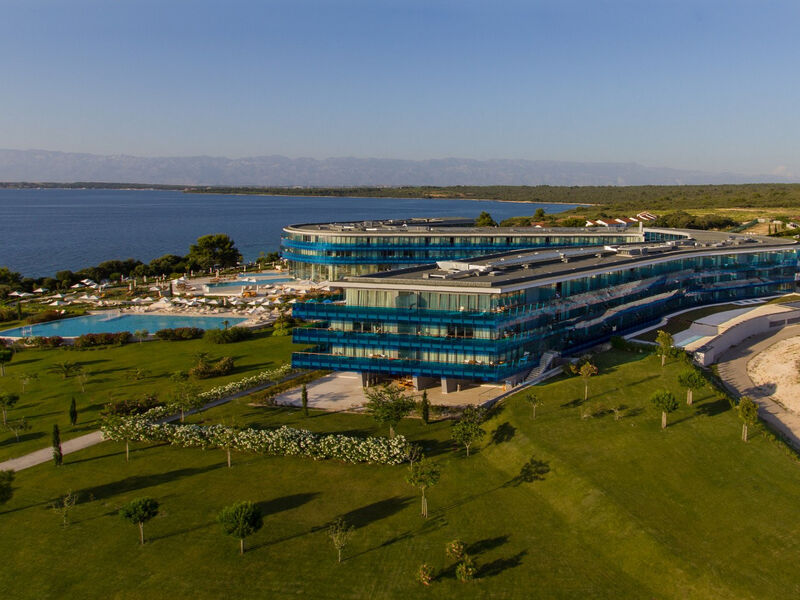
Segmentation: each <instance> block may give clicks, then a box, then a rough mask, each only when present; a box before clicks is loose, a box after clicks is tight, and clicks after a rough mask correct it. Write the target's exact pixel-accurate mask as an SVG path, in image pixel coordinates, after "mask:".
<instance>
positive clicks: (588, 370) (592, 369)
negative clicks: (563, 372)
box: [570, 360, 600, 402]
mask: <svg viewBox="0 0 800 600" xmlns="http://www.w3.org/2000/svg"><path fill="white" fill-rule="evenodd" d="M570 369H571V370H572V372H573V373H577V374H578V375H580V377H581V379H583V401H584V402H586V401H587V400H588V399H589V379H590V378H591V377H594V376H595V375H597V374H598V373H599V372H600V370H599V369H598V368H597V367H596V366H594V365H593V364H592V363H591V362H590V361H588V360H587V361H586V362H584V363H583V364H582V365H581V366H580V367H576V366H575V365H570Z"/></svg>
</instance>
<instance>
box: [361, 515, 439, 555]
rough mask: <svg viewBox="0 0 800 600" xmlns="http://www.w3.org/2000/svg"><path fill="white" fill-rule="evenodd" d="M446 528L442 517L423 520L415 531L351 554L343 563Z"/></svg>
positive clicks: (436, 516) (437, 516) (406, 532)
mask: <svg viewBox="0 0 800 600" xmlns="http://www.w3.org/2000/svg"><path fill="white" fill-rule="evenodd" d="M446 526H447V519H445V518H444V516H443V515H435V516H432V517H430V518H428V519H425V520H424V521H423V523H422V524H421V525H420V526H419V527H417V528H416V529H409V530H408V531H404V532H402V533H398V534H397V535H395V536H392V537H390V538H389V539H387V540H385V541H383V542H381V543H380V544H378V545H377V546H373V547H372V548H367V549H366V550H362V551H361V552H357V553H355V554H351V555H350V556H348V557H347V558H345V561H347V560H350V559H353V558H356V557H358V556H361V555H363V554H368V553H370V552H373V551H374V550H380V549H381V548H386V547H388V546H391V545H392V544H396V543H397V542H402V541H404V540H407V539H410V538H413V537H414V536H416V535H424V534H426V533H430V532H432V531H437V530H439V529H441V528H443V527H446Z"/></svg>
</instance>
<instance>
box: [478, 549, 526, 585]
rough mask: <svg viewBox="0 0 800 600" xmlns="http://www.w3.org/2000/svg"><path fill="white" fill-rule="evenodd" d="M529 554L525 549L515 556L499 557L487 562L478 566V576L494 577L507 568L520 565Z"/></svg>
mask: <svg viewBox="0 0 800 600" xmlns="http://www.w3.org/2000/svg"><path fill="white" fill-rule="evenodd" d="M527 554H528V551H527V550H523V551H522V552H517V553H516V554H514V555H513V556H508V557H506V558H498V559H496V560H493V561H492V562H490V563H486V564H485V565H482V566H480V567H478V573H477V577H478V578H479V579H481V578H483V577H494V576H495V575H499V574H500V573H502V572H503V571H505V570H507V569H513V568H515V567H519V566H520V565H521V564H522V558H523V557H524V556H526V555H527Z"/></svg>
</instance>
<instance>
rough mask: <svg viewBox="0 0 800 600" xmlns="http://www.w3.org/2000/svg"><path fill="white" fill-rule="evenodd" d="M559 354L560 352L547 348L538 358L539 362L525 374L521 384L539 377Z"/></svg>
mask: <svg viewBox="0 0 800 600" xmlns="http://www.w3.org/2000/svg"><path fill="white" fill-rule="evenodd" d="M559 356H561V354H560V353H558V352H554V351H552V350H548V351H547V352H545V353H544V354H542V357H541V358H540V359H539V364H538V365H536V366H535V367H533V368H532V369H531V370H530V372H529V373H528V374H527V375H526V376H525V379H524V380H523V382H522V383H523V384H525V383H530V382H531V381H533V380H535V379H536V378H537V377H540V376H541V375H542V374H543V373H545V372H546V371H547V370H548V369H549V368H550V366H551V365H552V364H553V361H554V360H555V359H556V358H558V357H559Z"/></svg>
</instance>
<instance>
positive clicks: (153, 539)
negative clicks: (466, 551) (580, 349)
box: [0, 352, 800, 599]
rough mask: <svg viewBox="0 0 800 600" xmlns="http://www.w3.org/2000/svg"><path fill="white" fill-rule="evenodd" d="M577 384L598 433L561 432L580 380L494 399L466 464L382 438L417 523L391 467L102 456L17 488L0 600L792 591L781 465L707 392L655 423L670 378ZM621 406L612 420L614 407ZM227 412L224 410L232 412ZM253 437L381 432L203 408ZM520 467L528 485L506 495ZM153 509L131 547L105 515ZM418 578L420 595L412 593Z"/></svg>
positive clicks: (670, 369) (254, 411)
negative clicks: (536, 400) (430, 468)
mask: <svg viewBox="0 0 800 600" xmlns="http://www.w3.org/2000/svg"><path fill="white" fill-rule="evenodd" d="M597 362H598V364H599V366H600V367H601V375H599V376H597V377H595V378H593V379H592V381H591V385H590V394H591V397H590V401H589V404H590V406H591V407H592V409H593V413H594V415H595V416H593V417H592V418H588V419H585V420H582V419H581V418H580V410H581V406H580V399H581V398H582V396H583V386H582V382H581V380H580V379H578V378H570V379H563V380H561V381H557V382H555V383H551V384H548V385H543V386H539V387H538V388H537V390H536V391H537V393H538V394H539V396H540V397H542V398H543V399H544V404H543V405H542V406H540V407H539V409H538V413H537V418H536V420H532V419H531V418H530V408H529V406H528V405H527V403H526V402H525V401H524V400H523V399H522V398H520V397H512V398H511V399H510V400H509V401H507V402H506V403H505V405H504V406H503V407H502V409H501V410H500V411H499V413H498V414H496V415H494V416H493V417H492V419H491V420H490V421H489V422H488V423H487V424H486V429H487V430H488V431H489V432H490V435H487V437H486V439H485V440H484V442H483V443H482V444H481V446H480V448H479V449H478V451H477V452H476V453H475V454H474V455H473V456H471V457H470V458H465V457H464V456H463V453H462V452H454V451H453V450H452V448H451V445H450V443H449V441H448V439H449V427H450V424H449V423H448V422H438V423H435V424H432V425H429V426H425V425H424V424H422V423H421V422H420V421H419V420H416V419H410V420H406V421H404V422H403V423H401V424H400V427H399V432H400V433H403V434H405V435H407V436H409V437H410V438H412V439H414V440H415V441H418V442H420V443H422V444H423V445H424V446H425V447H426V448H427V451H428V453H429V455H431V456H433V457H434V458H435V460H436V461H437V462H439V463H440V464H441V467H442V472H443V476H442V480H441V482H440V484H439V485H437V486H436V487H434V488H433V489H432V490H430V493H429V507H430V514H431V516H430V518H429V519H428V520H423V519H422V518H421V517H420V516H419V500H418V496H417V495H416V494H415V492H414V490H412V489H411V488H410V487H409V486H408V485H407V484H406V483H405V482H404V477H405V472H406V469H405V467H402V466H398V467H387V466H370V465H345V464H339V463H336V462H332V461H322V462H314V461H312V460H308V459H297V458H280V457H260V456H253V455H235V456H234V465H233V468H232V469H227V468H226V467H225V457H224V453H223V452H221V451H218V450H206V451H202V450H183V449H178V448H172V447H166V446H145V445H142V446H140V447H138V448H137V451H135V452H134V453H133V455H132V460H131V463H130V464H126V463H125V461H124V451H123V448H122V447H121V445H116V444H112V443H105V444H102V445H99V446H96V447H94V448H91V449H89V450H87V451H84V452H81V453H79V454H76V455H71V456H67V457H66V458H67V464H66V465H65V466H64V467H62V468H58V469H56V468H55V467H53V466H52V465H49V464H48V465H41V466H39V467H36V468H34V469H30V470H27V471H23V472H20V473H18V474H17V489H16V491H15V496H14V498H13V499H12V500H11V501H10V502H9V503H8V504H7V505H5V507H3V508H2V509H0V539H2V540H3V543H2V545H0V556H2V559H3V565H4V568H3V569H2V571H0V589H2V590H4V596H6V597H9V598H44V597H61V596H71V597H80V598H108V597H113V598H166V597H170V598H184V597H191V598H219V597H231V598H287V597H310V598H337V599H338V598H403V597H405V598H425V597H432V598H456V597H470V598H473V597H474V598H534V597H538V598H615V599H617V598H714V599H717V598H770V597H792V596H796V595H797V594H798V593H800V575H798V571H797V566H796V565H797V560H796V557H797V555H798V551H800V536H798V535H797V534H798V531H797V529H798V527H797V525H796V521H797V519H796V515H797V506H798V505H800V465H799V464H798V462H796V460H795V459H794V458H793V457H791V456H789V455H787V454H786V453H785V452H784V450H783V449H782V448H781V447H780V446H779V445H778V444H777V443H775V442H771V441H769V440H767V439H766V438H764V437H763V436H760V435H755V436H753V438H752V439H751V441H750V442H749V443H748V444H744V443H742V442H741V441H740V440H739V434H740V425H739V422H738V420H737V418H736V415H735V414H734V412H733V411H731V410H730V408H729V405H728V403H727V401H720V400H718V399H716V397H713V396H712V394H711V392H710V390H708V389H705V390H702V391H700V392H698V393H696V394H695V405H694V406H693V407H687V406H686V405H685V404H683V403H682V404H681V408H680V409H679V410H678V411H677V412H676V413H673V414H672V415H670V426H669V427H668V428H667V430H666V431H661V430H660V429H659V425H660V418H659V414H658V413H657V412H656V411H655V410H653V409H652V408H651V407H650V406H649V405H648V400H647V399H648V397H649V395H650V394H651V393H652V391H653V390H656V389H659V388H662V387H667V388H670V389H672V390H673V391H674V392H675V393H676V395H678V396H679V398H684V397H685V394H684V393H683V390H681V389H680V388H678V387H677V386H676V384H675V379H676V375H677V373H678V372H679V370H680V368H681V367H680V365H679V364H678V363H677V362H670V363H668V364H667V366H666V367H665V368H664V369H662V368H661V367H660V366H659V362H658V358H656V357H655V356H652V355H641V354H627V353H618V352H609V353H605V354H603V355H600V356H599V357H598V360H597ZM620 404H624V405H625V406H626V408H625V409H623V410H624V414H625V416H624V417H623V418H622V419H621V420H619V421H615V420H614V418H613V416H612V415H611V414H610V412H607V410H608V409H610V408H611V407H613V406H619V405H620ZM237 406H238V408H236V407H237ZM233 414H236V415H237V418H238V419H240V420H242V421H247V422H250V423H257V424H259V425H261V426H267V427H271V426H277V425H280V424H284V423H287V424H294V425H300V426H307V427H309V428H312V429H315V430H318V431H349V432H351V433H356V434H369V433H376V432H377V433H380V432H382V430H379V429H377V428H376V426H375V425H374V423H373V422H372V421H371V420H370V419H369V418H368V417H367V416H364V415H352V414H342V413H338V414H326V413H312V416H311V417H309V418H304V417H302V415H301V414H300V413H299V411H295V410H292V409H286V408H279V409H266V408H252V407H247V406H246V402H245V403H240V404H237V405H232V407H231V406H229V407H219V408H217V409H212V411H209V412H208V413H206V415H204V417H203V418H204V419H206V420H209V421H213V420H218V419H220V418H222V417H225V416H231V415H233ZM531 457H535V458H536V459H537V460H540V461H542V462H543V463H544V464H546V465H547V466H548V467H549V469H550V470H549V472H548V473H546V474H545V475H544V480H542V481H535V482H533V483H522V484H520V485H512V484H509V482H510V481H512V480H513V478H514V477H515V475H517V473H518V472H519V469H520V467H521V465H522V464H523V463H524V462H525V461H527V460H529V459H530V458H531ZM70 489H71V490H77V491H79V492H80V495H81V498H82V503H81V504H79V505H78V506H77V507H76V508H75V509H74V512H73V519H74V522H73V524H72V525H70V526H69V527H68V528H66V529H62V528H61V527H60V526H59V517H58V516H57V515H55V514H54V513H53V512H52V511H50V510H49V509H48V508H47V506H48V504H49V503H50V502H51V501H52V499H53V498H54V497H56V496H57V495H59V494H63V493H64V492H66V491H67V490H70ZM141 495H150V496H153V497H155V498H157V499H158V500H159V501H160V502H161V504H162V514H161V515H160V516H159V517H158V518H156V519H155V520H154V521H152V522H150V523H149V524H148V525H147V526H146V529H145V533H146V535H147V537H148V540H149V541H148V544H147V545H146V546H144V547H140V546H139V545H138V539H137V535H138V534H137V531H136V529H135V527H133V526H131V525H129V524H127V523H125V522H123V521H122V519H120V517H118V516H117V515H116V511H117V509H118V508H119V506H120V505H121V504H122V503H123V502H125V501H127V500H130V499H132V498H135V497H138V496H141ZM239 500H252V501H255V502H258V503H259V504H260V505H261V507H262V509H263V511H264V513H265V515H266V517H265V526H264V529H262V530H261V531H260V532H258V533H257V534H256V535H254V536H253V537H252V538H251V539H250V540H249V541H248V545H249V548H250V550H249V551H248V553H247V554H246V555H245V556H244V557H241V556H239V555H238V548H237V542H236V540H233V539H231V538H226V537H224V536H223V535H222V533H221V531H220V529H219V526H218V525H217V524H216V523H215V520H214V519H215V515H216V514H217V512H218V511H219V510H220V508H222V507H223V506H225V505H226V504H229V503H232V502H235V501H239ZM339 515H344V517H345V518H346V519H347V520H348V521H349V522H350V523H352V524H353V525H355V526H356V528H357V529H356V533H355V537H354V538H353V540H352V542H351V545H350V546H349V547H348V548H347V549H346V551H345V556H346V560H345V562H344V563H342V564H337V563H336V562H335V552H334V550H333V548H332V547H331V546H330V544H329V542H328V540H327V538H326V536H325V533H324V526H325V524H326V523H328V522H330V521H331V520H332V519H334V518H335V517H337V516H339ZM457 537H459V538H462V539H464V540H465V541H466V542H467V543H468V544H469V545H470V552H471V553H472V554H473V555H474V556H475V558H476V561H477V564H478V568H479V579H478V580H476V581H474V582H472V583H470V584H461V583H459V582H457V581H456V580H455V579H454V577H453V572H452V569H451V568H450V565H449V564H448V563H447V561H446V559H445V556H444V545H445V543H446V542H447V541H449V540H451V539H453V538H457ZM422 562H428V563H430V564H431V565H432V566H434V568H435V569H436V570H437V573H438V575H439V577H438V580H437V581H436V582H434V584H433V585H432V586H431V587H430V588H423V587H422V586H421V585H419V584H418V583H416V582H415V581H414V572H415V571H416V569H417V567H418V566H419V564H420V563H422Z"/></svg>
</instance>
